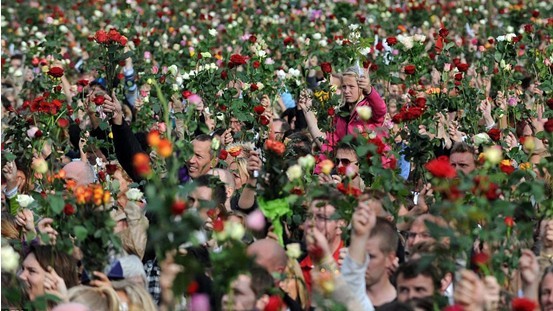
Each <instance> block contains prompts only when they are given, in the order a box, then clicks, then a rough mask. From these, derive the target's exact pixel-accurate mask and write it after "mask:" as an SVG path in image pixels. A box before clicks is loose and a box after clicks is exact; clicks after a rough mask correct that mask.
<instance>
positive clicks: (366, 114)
mask: <svg viewBox="0 0 553 311" xmlns="http://www.w3.org/2000/svg"><path fill="white" fill-rule="evenodd" d="M355 110H356V111H357V114H358V115H359V117H360V118H361V119H362V120H364V121H367V120H369V119H370V118H371V117H372V115H373V110H372V109H371V107H369V106H360V107H357V108H355Z"/></svg>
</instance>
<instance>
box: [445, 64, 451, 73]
mask: <svg viewBox="0 0 553 311" xmlns="http://www.w3.org/2000/svg"><path fill="white" fill-rule="evenodd" d="M444 71H445V72H450V71H451V64H450V63H445V64H444Z"/></svg>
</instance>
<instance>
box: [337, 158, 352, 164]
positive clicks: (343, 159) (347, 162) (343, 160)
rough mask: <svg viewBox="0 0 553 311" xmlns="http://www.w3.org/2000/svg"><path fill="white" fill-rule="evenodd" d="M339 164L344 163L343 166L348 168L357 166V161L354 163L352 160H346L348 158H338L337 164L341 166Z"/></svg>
mask: <svg viewBox="0 0 553 311" xmlns="http://www.w3.org/2000/svg"><path fill="white" fill-rule="evenodd" d="M339 163H342V165H343V166H348V165H350V164H357V161H352V160H350V159H346V158H337V159H336V164H339Z"/></svg>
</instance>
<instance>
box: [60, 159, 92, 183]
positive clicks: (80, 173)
mask: <svg viewBox="0 0 553 311" xmlns="http://www.w3.org/2000/svg"><path fill="white" fill-rule="evenodd" d="M63 170H64V171H65V179H71V180H74V181H75V182H77V185H78V186H85V185H88V184H91V183H93V182H94V172H93V171H92V168H91V167H90V165H88V163H85V162H82V161H74V162H70V163H68V164H66V165H65V166H64V167H63Z"/></svg>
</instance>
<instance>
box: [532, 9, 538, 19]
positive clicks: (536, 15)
mask: <svg viewBox="0 0 553 311" xmlns="http://www.w3.org/2000/svg"><path fill="white" fill-rule="evenodd" d="M538 16H540V11H538V10H534V11H532V17H534V18H537V17H538Z"/></svg>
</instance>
